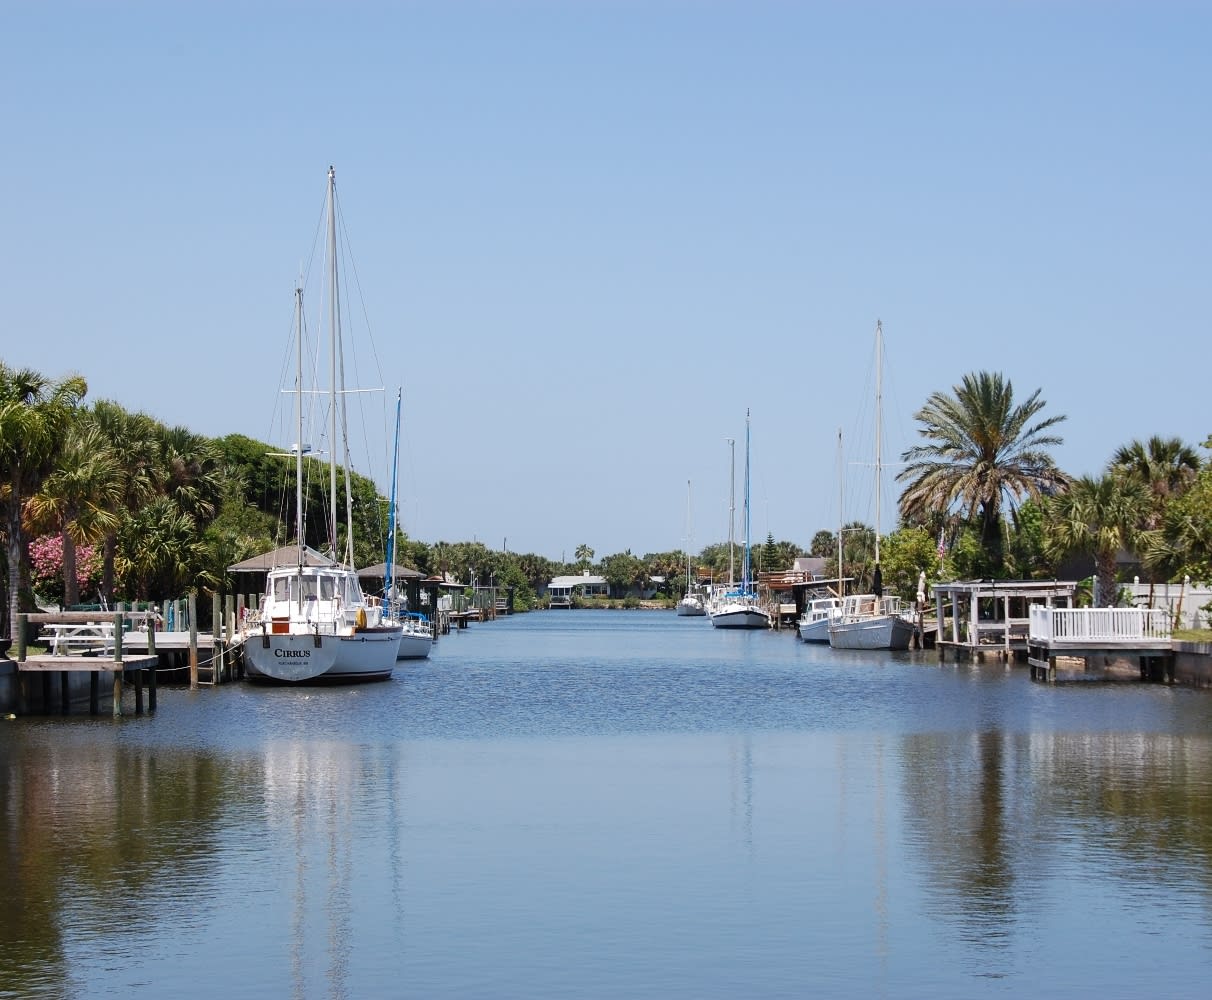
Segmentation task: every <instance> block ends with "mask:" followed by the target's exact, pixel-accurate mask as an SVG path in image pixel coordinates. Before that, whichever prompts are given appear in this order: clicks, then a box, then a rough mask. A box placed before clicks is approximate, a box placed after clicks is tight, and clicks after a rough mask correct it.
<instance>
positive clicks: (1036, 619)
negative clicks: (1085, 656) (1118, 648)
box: [1031, 605, 1171, 646]
mask: <svg viewBox="0 0 1212 1000" xmlns="http://www.w3.org/2000/svg"><path fill="white" fill-rule="evenodd" d="M1170 620H1171V619H1170V615H1169V613H1168V612H1166V611H1161V610H1158V609H1156V608H1048V607H1043V606H1042V605H1037V606H1034V607H1032V608H1031V640H1032V641H1033V642H1035V641H1038V642H1068V643H1074V642H1085V643H1097V644H1099V645H1124V646H1130V645H1131V644H1132V643H1134V642H1159V641H1168V640H1169V639H1170Z"/></svg>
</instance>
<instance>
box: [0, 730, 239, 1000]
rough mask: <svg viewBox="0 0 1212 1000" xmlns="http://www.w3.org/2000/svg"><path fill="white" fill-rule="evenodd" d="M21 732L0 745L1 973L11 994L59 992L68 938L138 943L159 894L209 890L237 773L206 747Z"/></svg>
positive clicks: (63, 990)
mask: <svg viewBox="0 0 1212 1000" xmlns="http://www.w3.org/2000/svg"><path fill="white" fill-rule="evenodd" d="M29 729H30V730H31V733H30V735H31V736H32V738H30V739H22V740H13V739H12V738H11V736H12V734H11V732H10V733H7V734H5V735H6V736H7V737H9V738H8V739H6V741H5V742H4V743H3V745H2V746H0V816H2V817H3V823H2V824H0V857H3V858H5V859H6V863H5V866H4V873H3V895H4V903H3V905H2V906H0V968H3V969H4V970H5V983H4V986H3V989H4V991H6V992H8V993H11V994H12V995H21V996H63V995H69V994H70V993H72V992H73V991H72V989H71V987H70V985H69V980H70V976H69V973H70V971H71V970H70V969H69V968H68V966H67V964H66V960H65V947H64V940H65V937H67V936H69V935H70V936H71V937H72V938H83V939H84V941H85V942H86V944H85V947H89V946H90V945H91V946H92V947H95V948H101V947H104V946H105V943H106V942H107V941H108V940H110V939H111V938H112V936H113V935H114V934H115V933H116V932H119V933H121V934H122V935H124V936H128V935H131V936H134V937H136V938H137V937H138V935H140V934H142V933H144V932H146V931H148V930H149V929H150V928H151V927H152V926H154V924H155V922H156V920H157V919H158V917H159V916H160V915H161V913H162V904H163V902H164V899H165V897H166V896H173V897H179V896H188V895H189V894H190V893H193V892H197V891H199V890H200V889H202V888H203V887H204V886H205V885H206V883H207V881H208V879H209V878H210V877H211V875H212V874H213V871H214V868H215V864H216V862H215V858H214V852H213V851H211V850H210V849H209V846H208V845H209V844H210V843H211V842H212V840H213V837H214V834H215V829H216V818H217V817H218V815H219V814H220V812H221V811H222V810H223V809H224V807H225V802H226V801H227V800H229V799H231V798H232V797H233V796H235V795H236V794H237V790H238V789H239V787H240V775H239V771H238V770H236V771H233V770H232V769H231V768H230V767H222V766H220V763H219V761H218V760H217V759H216V758H215V756H214V755H211V754H205V753H202V754H199V753H195V752H192V751H190V752H184V751H172V750H161V751H159V752H156V753H152V752H151V751H149V750H147V749H138V748H130V747H125V746H110V747H108V748H101V749H99V748H98V747H97V746H96V745H94V744H92V743H91V742H81V741H79V740H76V739H73V736H79V735H80V730H77V731H75V732H73V731H72V730H70V729H68V728H66V727H65V728H63V729H61V730H57V727H54V726H46V727H40V730H39V728H38V727H34V726H30V727H29ZM56 730H57V731H56ZM42 737H45V738H42ZM118 914H121V916H120V917H118V916H117V915H118Z"/></svg>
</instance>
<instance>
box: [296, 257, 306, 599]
mask: <svg viewBox="0 0 1212 1000" xmlns="http://www.w3.org/2000/svg"><path fill="white" fill-rule="evenodd" d="M302 285H303V282H302V281H300V282H299V284H298V286H296V288H295V336H296V337H297V338H298V356H297V359H296V362H295V541H296V543H298V546H299V582H298V586H297V587H296V590H297V591H298V594H299V613H300V614H302V613H303V542H304V539H303V287H302Z"/></svg>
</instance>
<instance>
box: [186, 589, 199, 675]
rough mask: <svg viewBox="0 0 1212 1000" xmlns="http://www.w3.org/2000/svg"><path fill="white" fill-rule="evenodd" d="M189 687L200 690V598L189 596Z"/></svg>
mask: <svg viewBox="0 0 1212 1000" xmlns="http://www.w3.org/2000/svg"><path fill="white" fill-rule="evenodd" d="M188 607H189V686H190V690H193V691H196V690H198V621H197V619H198V613H197V612H198V596H197V595H196V594H192V593H191V594H190V595H189V604H188Z"/></svg>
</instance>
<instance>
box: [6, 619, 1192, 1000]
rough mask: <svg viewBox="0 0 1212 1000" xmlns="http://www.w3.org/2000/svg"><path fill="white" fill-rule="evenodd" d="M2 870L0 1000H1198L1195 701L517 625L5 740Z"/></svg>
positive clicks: (685, 626)
mask: <svg viewBox="0 0 1212 1000" xmlns="http://www.w3.org/2000/svg"><path fill="white" fill-rule="evenodd" d="M0 846H2V849H3V857H4V859H5V864H4V868H3V870H2V872H0V997H92V996H121V997H128V996H149V997H152V996H154V997H160V996H174V997H214V996H223V997H226V998H235V997H244V996H249V997H253V996H257V997H265V996H292V997H298V998H303V997H338V998H346V997H347V998H361V997H379V996H382V997H418V998H434V997H439V998H440V997H459V998H464V997H470V998H475V997H484V998H505V997H508V998H512V997H526V998H568V997H587V998H597V997H626V998H635V997H669V998H673V997H685V998H710V997H745V998H759V997H805V996H888V997H916V996H929V997H931V998H932V1000H938V998H951V997H954V998H968V997H985V996H999V997H1000V996H1006V997H1018V996H1020V995H1023V994H1024V993H1025V992H1028V991H1029V992H1030V994H1031V995H1032V996H1034V997H1068V996H1073V995H1097V996H1100V997H1120V996H1122V997H1136V996H1141V995H1144V994H1146V993H1149V994H1152V995H1160V996H1166V997H1186V996H1191V997H1195V996H1199V997H1202V996H1205V995H1206V990H1207V982H1208V978H1209V973H1212V891H1210V890H1212V695H1210V694H1208V693H1206V692H1196V691H1191V690H1187V689H1165V688H1161V687H1143V686H1138V685H1094V684H1076V685H1068V686H1056V687H1047V686H1043V685H1037V684H1032V683H1031V682H1030V681H1029V680H1028V679H1027V674H1026V669H1025V668H1024V667H1015V668H1011V669H1007V668H1006V667H1004V666H1002V665H1000V664H997V665H983V666H975V665H974V666H965V665H961V666H956V665H954V664H950V663H949V664H946V665H944V666H940V665H939V663H938V661H937V660H936V659H935V658H934V656H933V654H930V653H923V654H863V653H835V652H832V651H830V650H829V649H827V648H825V649H820V648H817V647H809V646H806V645H805V644H803V643H800V642H798V641H796V640H794V639H793V638H792V637H791V636H790V635H788V634H786V633H782V634H774V633H744V632H721V631H716V630H714V629H712V628H711V627H710V625H709V624H708V623H706V622H705V621H704V620H702V619H691V618H678V617H676V616H675V615H673V614H672V613H657V612H596V611H592V612H589V611H587V612H566V613H562V612H547V613H542V614H534V615H528V616H518V617H516V618H513V619H507V620H502V621H497V622H492V623H482V624H478V625H474V626H472V628H471V629H469V630H467V631H466V632H460V633H456V634H453V635H451V636H448V637H443V638H442V640H441V641H440V642H439V643H438V644H437V646H436V647H435V651H434V654H433V656H432V657H431V658H430V659H429V660H428V661H424V662H421V663H410V664H407V665H402V667H401V669H400V670H399V671H397V674H396V677H395V678H394V679H393V680H392V681H391V682H389V683H385V684H377V685H369V686H364V687H351V688H340V689H270V688H258V687H252V686H246V685H231V686H226V687H223V688H218V689H204V690H202V691H199V692H194V693H191V692H189V691H186V690H181V689H168V690H165V689H161V691H160V710H159V712H158V713H157V715H155V716H154V717H140V718H135V717H130V716H128V717H127V718H125V719H123V720H120V721H115V720H112V719H110V718H99V719H89V718H87V717H73V718H70V719H19V720H16V721H9V722H0ZM1201 983H1202V984H1203V985H1202V986H1201V985H1200V984H1201Z"/></svg>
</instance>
